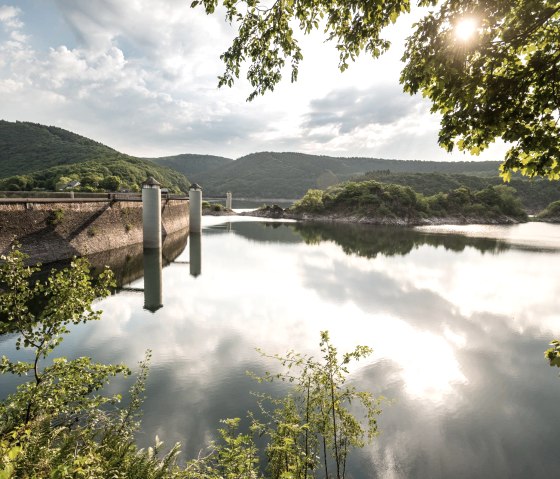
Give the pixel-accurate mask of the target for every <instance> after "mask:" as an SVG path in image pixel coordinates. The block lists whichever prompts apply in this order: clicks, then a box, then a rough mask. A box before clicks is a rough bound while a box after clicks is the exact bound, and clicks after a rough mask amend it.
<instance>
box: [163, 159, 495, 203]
mask: <svg viewBox="0 0 560 479" xmlns="http://www.w3.org/2000/svg"><path fill="white" fill-rule="evenodd" d="M499 164H500V163H499V162H498V161H479V162H475V161H446V162H440V161H404V160H384V159H381V158H341V157H331V156H317V155H307V154H303V153H273V152H262V153H252V154H250V155H247V156H244V157H242V158H239V159H238V160H236V161H232V162H229V163H227V164H224V165H222V166H220V167H218V168H214V169H212V170H207V171H203V172H200V173H199V174H197V175H196V176H197V178H196V182H197V183H200V184H201V185H202V187H203V188H204V191H205V194H209V195H214V194H223V193H224V192H226V191H232V192H233V193H234V195H236V196H238V197H239V196H241V197H264V198H298V197H300V196H302V195H303V194H305V192H306V191H307V190H308V189H309V188H326V187H328V186H331V185H333V184H336V183H339V182H341V181H345V180H348V179H350V178H352V177H354V176H356V175H358V174H362V173H365V172H368V171H377V170H390V171H391V172H410V173H430V172H440V173H463V174H469V175H481V176H497V174H498V167H499ZM169 166H172V165H169ZM193 181H195V180H194V179H193Z"/></svg>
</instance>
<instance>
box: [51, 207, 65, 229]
mask: <svg viewBox="0 0 560 479" xmlns="http://www.w3.org/2000/svg"><path fill="white" fill-rule="evenodd" d="M63 220H64V211H63V210H61V209H56V210H54V211H52V213H51V214H50V216H49V218H48V223H49V224H50V225H52V226H56V225H59V224H60V223H62V221H63Z"/></svg>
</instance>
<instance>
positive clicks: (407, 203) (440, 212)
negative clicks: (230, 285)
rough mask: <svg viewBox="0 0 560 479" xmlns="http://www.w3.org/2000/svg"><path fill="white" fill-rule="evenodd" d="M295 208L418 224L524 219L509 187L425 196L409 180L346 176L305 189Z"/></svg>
mask: <svg viewBox="0 0 560 479" xmlns="http://www.w3.org/2000/svg"><path fill="white" fill-rule="evenodd" d="M291 211H292V212H294V213H295V214H296V215H297V214H304V213H311V214H315V215H318V216H321V215H327V216H328V215H335V216H339V217H345V216H346V217H350V216H354V217H365V218H370V219H371V220H373V221H374V222H378V221H381V222H390V221H391V220H393V219H394V220H397V221H398V220H404V221H405V222H406V223H408V224H419V223H422V222H423V221H422V220H424V219H432V218H444V219H456V220H458V221H459V222H477V223H478V222H483V223H484V222H497V223H503V222H510V221H526V220H527V214H526V213H525V211H524V209H523V207H522V205H521V202H520V201H519V199H518V198H517V197H516V195H515V191H514V190H513V189H512V188H508V187H507V186H505V185H498V186H489V187H487V188H484V189H482V190H479V191H474V192H473V191H471V190H469V189H468V188H466V187H460V188H457V189H455V190H452V191H449V192H447V193H437V194H435V195H432V196H425V195H423V194H421V193H417V192H415V191H414V190H413V189H412V188H410V187H409V186H401V185H396V184H384V183H380V182H378V181H374V180H368V181H361V182H346V183H342V184H339V185H335V186H333V187H330V188H328V189H327V190H324V191H323V190H309V191H308V192H307V193H306V194H305V196H304V197H303V198H302V199H301V200H299V201H297V202H296V203H295V204H294V206H293V207H292V208H291Z"/></svg>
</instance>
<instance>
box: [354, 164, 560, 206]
mask: <svg viewBox="0 0 560 479" xmlns="http://www.w3.org/2000/svg"><path fill="white" fill-rule="evenodd" d="M368 180H376V181H379V182H382V183H390V184H398V185H402V186H410V187H411V188H412V189H413V190H415V191H417V192H418V193H422V194H423V195H427V196H431V195H435V194H437V193H445V192H448V191H451V190H455V189H457V188H461V187H466V188H468V189H470V190H472V191H475V190H482V189H484V188H487V187H489V186H498V185H503V184H504V182H503V180H502V179H501V178H499V177H498V176H493V177H490V176H474V175H462V174H442V173H393V172H390V171H372V172H369V173H366V174H364V175H362V176H358V177H356V178H354V181H368ZM507 186H508V187H512V188H515V190H516V192H517V196H518V198H519V200H520V201H521V203H522V204H523V207H524V208H525V209H526V210H527V211H528V212H529V213H531V214H533V213H537V212H539V211H541V210H542V209H543V208H545V207H546V206H547V205H548V204H549V203H551V202H553V201H557V200H560V182H558V181H549V180H547V179H543V178H532V179H531V178H527V177H522V176H519V177H517V178H513V179H512V180H511V181H510V182H509V183H507Z"/></svg>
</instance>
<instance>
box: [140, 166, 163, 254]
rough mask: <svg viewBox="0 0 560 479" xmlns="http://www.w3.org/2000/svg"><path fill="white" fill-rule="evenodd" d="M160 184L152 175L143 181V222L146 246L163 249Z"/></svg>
mask: <svg viewBox="0 0 560 479" xmlns="http://www.w3.org/2000/svg"><path fill="white" fill-rule="evenodd" d="M159 187H160V184H159V183H158V182H157V181H156V180H155V179H154V178H152V177H151V176H150V178H148V179H147V180H146V181H145V182H144V183H142V223H143V228H144V248H158V249H161V194H160V189H159Z"/></svg>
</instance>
